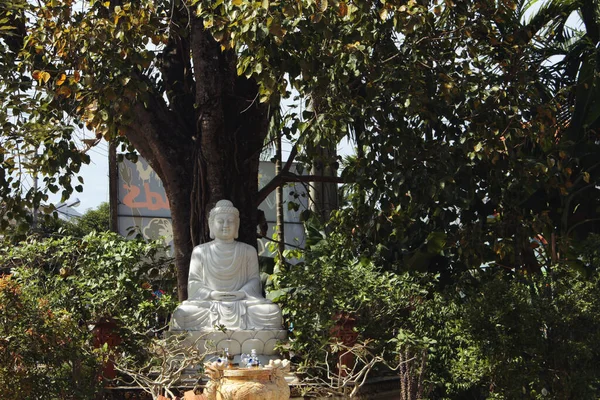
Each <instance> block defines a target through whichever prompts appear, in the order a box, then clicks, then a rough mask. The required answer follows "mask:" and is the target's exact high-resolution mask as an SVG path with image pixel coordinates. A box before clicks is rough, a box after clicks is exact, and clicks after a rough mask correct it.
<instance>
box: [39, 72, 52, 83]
mask: <svg viewBox="0 0 600 400" xmlns="http://www.w3.org/2000/svg"><path fill="white" fill-rule="evenodd" d="M40 79H41V80H43V81H44V83H48V81H49V80H50V74H49V73H48V72H46V71H42V72H40Z"/></svg>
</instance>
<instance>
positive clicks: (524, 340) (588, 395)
mask: <svg viewBox="0 0 600 400" xmlns="http://www.w3.org/2000/svg"><path fill="white" fill-rule="evenodd" d="M595 240H596V242H598V239H595ZM596 242H594V243H588V244H587V245H586V246H584V247H583V249H582V250H580V259H579V260H578V261H579V262H578V263H573V262H568V263H567V262H563V263H558V264H555V265H552V266H546V267H544V268H543V269H542V272H540V273H536V274H528V273H527V272H525V271H514V270H507V269H505V268H500V267H492V266H487V267H482V268H476V269H472V270H470V271H466V272H454V273H453V275H452V276H451V278H452V279H447V278H446V279H444V281H443V284H442V282H441V281H440V279H439V276H438V275H437V274H434V273H428V272H417V271H414V270H413V271H404V272H392V271H403V270H405V268H403V267H404V266H403V265H401V262H402V261H400V260H399V261H397V262H398V265H394V264H390V263H389V262H388V263H387V264H386V265H382V264H381V263H382V259H381V258H378V257H370V256H366V255H364V254H365V253H363V255H361V254H358V252H357V251H356V249H355V248H353V247H352V246H349V243H350V241H349V240H348V235H346V234H344V233H343V232H340V230H338V229H333V230H332V231H331V232H330V233H328V234H326V233H325V230H324V229H320V228H316V229H315V228H314V225H313V226H312V227H311V225H310V224H309V225H308V232H307V243H308V244H309V249H308V251H306V252H305V253H304V254H303V255H304V261H303V262H301V263H298V264H297V265H293V266H292V265H287V266H285V267H284V268H282V270H281V272H280V274H279V275H278V276H277V277H276V279H275V282H276V285H278V287H277V288H278V290H277V291H275V292H273V293H275V294H276V295H277V296H276V297H278V300H280V301H281V302H282V304H283V306H284V307H283V310H284V315H285V317H286V320H287V321H288V324H289V326H290V328H291V335H290V338H291V341H290V345H289V346H290V350H291V351H292V353H293V354H295V355H296V356H297V357H298V361H299V362H300V367H302V368H303V369H304V370H307V371H310V372H312V373H314V374H317V375H318V374H319V373H320V372H319V371H322V369H321V367H323V366H324V362H325V355H326V354H327V353H328V352H329V353H331V352H332V349H334V348H335V347H332V344H333V343H335V339H334V338H331V337H330V336H331V326H332V325H333V323H334V322H333V319H332V317H333V316H334V315H335V314H336V313H340V312H345V313H351V314H352V315H354V316H355V317H356V320H357V323H356V328H355V329H356V332H357V333H358V335H359V336H358V337H359V341H361V342H364V343H368V344H369V348H370V350H371V351H372V352H373V354H377V355H380V356H381V357H383V360H384V361H385V362H386V363H387V364H389V365H398V363H401V362H404V364H403V365H402V366H401V368H400V369H399V372H395V373H399V374H400V375H401V377H402V378H403V379H402V380H401V381H402V384H401V388H400V391H401V393H402V398H403V399H417V398H423V397H426V398H431V399H464V398H471V399H482V400H483V399H567V398H573V399H574V398H577V399H595V398H598V397H599V396H600V290H599V289H600V271H599V270H600V268H598V267H599V266H598V265H596V264H597V260H599V259H600V256H599V254H600V251H598V250H597V249H598V248H600V246H598V244H599V243H596ZM577 265H579V266H581V265H585V266H586V267H585V268H583V269H582V268H574V266H577ZM448 275H449V274H448ZM329 359H331V357H330V358H329ZM407 360H412V361H407ZM334 368H335V364H331V363H330V365H329V369H330V370H334ZM379 372H382V371H379ZM386 373H389V370H387V372H386ZM321 377H323V376H322V375H321Z"/></svg>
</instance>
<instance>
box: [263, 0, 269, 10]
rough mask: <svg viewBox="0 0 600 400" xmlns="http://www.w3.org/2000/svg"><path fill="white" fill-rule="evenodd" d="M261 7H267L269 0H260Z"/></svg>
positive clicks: (266, 8)
mask: <svg viewBox="0 0 600 400" xmlns="http://www.w3.org/2000/svg"><path fill="white" fill-rule="evenodd" d="M262 8H264V9H265V10H268V9H269V0H263V1H262Z"/></svg>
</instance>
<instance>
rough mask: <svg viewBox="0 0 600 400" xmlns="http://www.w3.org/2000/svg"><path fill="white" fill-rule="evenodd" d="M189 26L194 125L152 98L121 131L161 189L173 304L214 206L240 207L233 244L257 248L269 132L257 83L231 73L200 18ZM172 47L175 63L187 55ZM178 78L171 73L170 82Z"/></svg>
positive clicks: (227, 57) (229, 58)
mask: <svg viewBox="0 0 600 400" xmlns="http://www.w3.org/2000/svg"><path fill="white" fill-rule="evenodd" d="M191 24H192V26H191V34H190V37H189V38H185V41H186V43H187V41H188V40H189V44H190V46H189V51H191V56H192V60H193V68H194V79H195V87H193V88H192V89H193V90H189V91H188V92H185V93H184V94H183V96H184V97H185V96H187V95H189V94H190V93H192V92H193V93H195V98H192V99H190V101H192V102H194V103H195V107H192V108H193V109H195V115H194V120H195V124H194V123H193V122H192V123H190V118H189V110H190V107H187V105H186V104H185V103H183V102H182V103H177V102H176V101H175V100H177V99H178V97H176V96H174V95H172V97H171V99H172V100H171V101H170V104H169V105H168V106H167V103H166V102H165V101H164V99H163V98H161V97H158V96H154V97H152V98H151V99H146V101H145V103H144V104H142V103H138V104H137V105H136V110H135V115H136V118H135V121H134V123H132V124H131V125H130V126H129V131H128V132H127V137H128V139H129V140H130V141H131V143H132V144H133V145H134V147H135V148H136V150H137V151H139V153H140V154H141V155H142V156H143V157H144V158H145V159H146V160H147V161H148V163H149V164H150V166H151V167H152V168H153V169H154V171H155V172H156V173H157V174H158V176H160V178H161V180H162V182H163V184H164V186H165V191H166V194H167V197H168V199H169V203H170V208H171V222H172V226H173V242H174V247H175V264H176V267H177V287H178V297H179V300H180V301H183V300H185V299H187V281H188V273H189V263H190V257H191V253H192V250H193V247H194V246H195V245H197V244H200V243H203V242H206V241H208V240H209V239H210V238H209V232H208V213H209V211H210V209H211V208H212V207H213V206H214V205H215V203H216V202H217V201H219V200H222V199H227V200H231V201H232V202H233V204H234V205H235V206H236V207H237V208H238V209H239V211H240V232H239V240H241V241H243V242H245V243H248V244H250V245H252V246H254V247H256V245H257V243H256V225H257V206H258V201H257V199H258V166H259V157H260V153H261V151H262V147H263V143H264V139H265V137H266V135H267V130H268V108H267V107H266V106H265V105H263V104H260V103H258V101H256V99H257V97H258V96H257V93H258V86H257V85H256V83H255V82H253V81H250V80H248V79H246V78H243V77H238V76H237V72H236V59H235V53H234V52H233V51H231V50H229V51H224V52H222V51H221V49H220V45H219V44H218V43H217V42H215V40H214V39H213V38H212V36H211V35H210V34H209V33H207V32H206V31H204V29H203V22H202V20H200V19H197V18H196V19H194V20H192V21H191ZM174 40H175V39H174ZM175 41H176V42H177V41H184V39H182V38H177V40H175ZM178 48H179V49H183V50H181V51H182V52H183V54H181V58H182V59H184V60H185V57H188V58H189V54H187V55H186V54H185V53H186V51H187V50H186V49H188V47H187V45H185V44H184V45H181V46H179V47H178ZM177 57H178V56H177V54H175V55H174V56H172V58H177ZM186 65H187V67H186ZM190 66H191V64H190V63H189V60H188V61H187V64H186V62H185V61H184V62H177V63H174V62H172V63H171V64H169V68H171V69H172V70H173V69H177V68H184V69H185V68H189V67H190ZM175 72H176V71H175ZM184 75H185V74H182V73H180V74H177V73H174V74H173V76H179V78H177V79H183V78H181V77H182V76H184ZM173 88H174V89H173V90H174V91H175V90H177V86H176V85H173ZM180 89H181V88H180ZM188 89H189V88H188ZM188 89H186V90H188ZM193 125H195V126H193Z"/></svg>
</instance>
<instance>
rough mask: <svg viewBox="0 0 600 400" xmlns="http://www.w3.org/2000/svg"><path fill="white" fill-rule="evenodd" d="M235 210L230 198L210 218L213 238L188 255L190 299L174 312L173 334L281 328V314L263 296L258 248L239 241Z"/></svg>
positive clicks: (223, 201) (219, 204) (211, 212)
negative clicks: (189, 257)
mask: <svg viewBox="0 0 600 400" xmlns="http://www.w3.org/2000/svg"><path fill="white" fill-rule="evenodd" d="M239 221H240V219H239V211H238V210H237V209H236V208H235V207H233V204H232V203H231V202H230V201H228V200H221V201H219V202H217V204H216V206H215V207H214V208H213V209H212V210H211V211H210V214H209V222H208V223H209V228H210V235H211V238H212V239H214V240H212V241H210V242H208V243H204V244H201V245H199V246H196V247H195V248H194V250H193V252H192V257H191V261H190V272H189V279H188V300H186V301H184V302H183V303H181V304H180V305H179V307H177V309H176V310H175V312H174V314H173V328H174V329H176V330H189V331H202V330H214V328H215V327H216V326H224V327H225V328H227V329H228V330H281V329H282V320H281V310H280V308H279V306H278V305H276V304H273V303H272V302H270V301H269V300H267V299H265V298H264V297H263V296H262V291H261V285H260V276H259V270H258V256H257V253H256V249H255V248H254V247H252V246H250V245H248V244H246V243H242V242H238V241H236V240H235V239H236V238H237V236H238V229H239Z"/></svg>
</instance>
